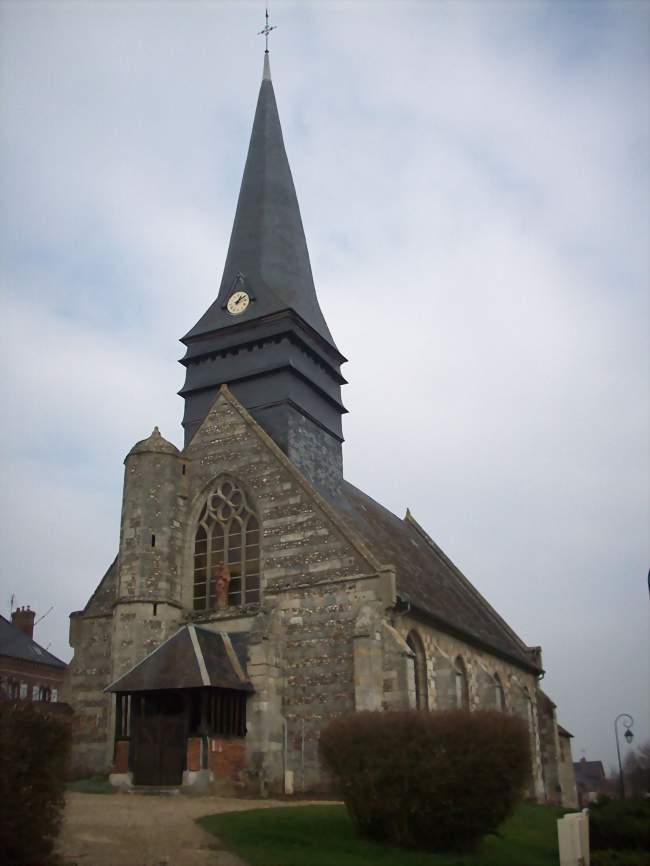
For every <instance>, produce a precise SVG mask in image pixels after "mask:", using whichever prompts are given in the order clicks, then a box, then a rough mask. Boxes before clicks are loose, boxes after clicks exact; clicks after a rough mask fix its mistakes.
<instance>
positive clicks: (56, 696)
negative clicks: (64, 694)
mask: <svg viewBox="0 0 650 866" xmlns="http://www.w3.org/2000/svg"><path fill="white" fill-rule="evenodd" d="M50 700H51V701H52V703H53V704H56V703H57V701H58V700H59V690H58V689H52V692H51V696H50Z"/></svg>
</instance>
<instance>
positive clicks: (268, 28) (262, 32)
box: [257, 6, 277, 54]
mask: <svg viewBox="0 0 650 866" xmlns="http://www.w3.org/2000/svg"><path fill="white" fill-rule="evenodd" d="M265 15H266V24H265V25H264V30H260V32H259V33H258V34H257V35H258V36H263V37H264V40H265V42H266V53H267V54H268V53H269V33H270V32H271V30H275V29H276V28H277V24H274V25H273V26H272V27H271V26H269V7H268V6H267V7H266V12H265Z"/></svg>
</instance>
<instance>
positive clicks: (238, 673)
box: [104, 625, 254, 692]
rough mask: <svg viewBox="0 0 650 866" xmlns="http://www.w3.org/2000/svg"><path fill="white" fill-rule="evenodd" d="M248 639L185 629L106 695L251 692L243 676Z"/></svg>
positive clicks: (160, 647) (169, 639)
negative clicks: (208, 690)
mask: <svg viewBox="0 0 650 866" xmlns="http://www.w3.org/2000/svg"><path fill="white" fill-rule="evenodd" d="M247 645H248V635H247V634H245V633H241V632H233V633H228V632H215V631H210V630H209V629H207V628H201V627H199V626H195V625H184V626H182V628H180V629H179V630H178V631H177V632H176V633H175V634H173V635H172V636H171V637H170V638H168V639H167V640H166V641H164V642H163V643H161V644H160V646H159V647H157V648H156V649H155V650H153V652H151V653H149V655H147V656H145V657H144V658H143V659H142V661H140V662H138V664H136V665H135V667H133V668H131V670H129V671H127V672H126V673H125V674H123V675H122V676H121V677H119V678H118V679H117V680H115V681H114V682H112V683H111V684H110V685H108V686H106V688H105V689H104V691H105V692H146V691H159V690H161V689H191V688H202V687H206V686H213V687H216V688H223V689H236V690H237V691H243V692H252V691H254V689H253V686H252V685H251V682H250V680H249V679H248V676H247V674H246V656H247Z"/></svg>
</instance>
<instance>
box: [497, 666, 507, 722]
mask: <svg viewBox="0 0 650 866" xmlns="http://www.w3.org/2000/svg"><path fill="white" fill-rule="evenodd" d="M494 706H495V707H496V709H497V710H499V711H500V712H502V713H503V712H505V709H506V695H505V692H504V691H503V683H502V682H501V678H500V677H499V674H495V675H494Z"/></svg>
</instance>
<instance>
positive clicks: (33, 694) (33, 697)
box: [32, 686, 39, 701]
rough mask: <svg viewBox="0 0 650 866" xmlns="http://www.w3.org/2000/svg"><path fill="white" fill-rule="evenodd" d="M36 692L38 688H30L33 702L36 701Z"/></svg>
mask: <svg viewBox="0 0 650 866" xmlns="http://www.w3.org/2000/svg"><path fill="white" fill-rule="evenodd" d="M38 691H39V689H38V686H32V700H33V701H37V700H38Z"/></svg>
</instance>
